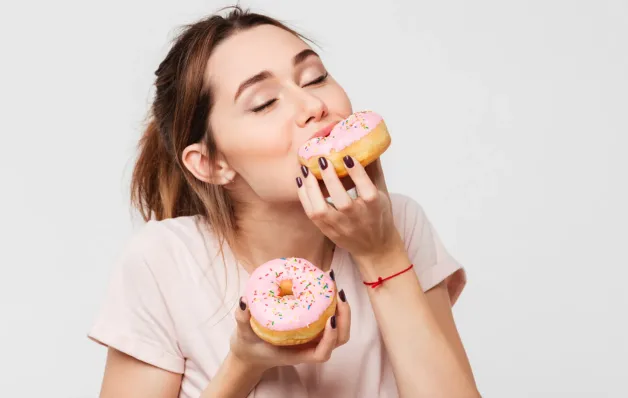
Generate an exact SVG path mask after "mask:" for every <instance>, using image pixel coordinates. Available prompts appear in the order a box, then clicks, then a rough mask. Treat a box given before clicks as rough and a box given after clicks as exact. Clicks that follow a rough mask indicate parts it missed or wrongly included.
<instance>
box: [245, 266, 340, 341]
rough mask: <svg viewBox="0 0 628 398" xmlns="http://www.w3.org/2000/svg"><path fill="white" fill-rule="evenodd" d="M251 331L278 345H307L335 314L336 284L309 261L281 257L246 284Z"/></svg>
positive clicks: (259, 270)
mask: <svg viewBox="0 0 628 398" xmlns="http://www.w3.org/2000/svg"><path fill="white" fill-rule="evenodd" d="M245 294H246V299H247V303H248V305H249V310H250V312H251V320H250V323H251V328H252V329H253V332H255V334H257V335H258V336H259V337H260V338H261V339H262V340H264V341H266V342H268V343H270V344H273V345H277V346H292V345H298V344H305V343H308V342H310V341H312V340H314V339H315V338H317V337H318V336H319V334H320V333H321V332H322V331H323V330H324V329H325V324H326V323H327V319H328V318H329V317H331V316H332V315H334V313H335V312H336V283H335V282H334V280H333V279H332V278H331V277H330V276H329V274H328V273H326V272H323V271H321V270H320V269H319V268H318V267H316V266H314V265H313V264H312V263H310V262H309V261H307V260H305V259H302V258H296V257H289V258H278V259H274V260H271V261H268V262H266V263H264V264H262V265H260V266H259V267H257V268H256V269H255V271H254V272H253V273H252V274H251V276H250V278H249V280H248V282H247V285H246V292H245Z"/></svg>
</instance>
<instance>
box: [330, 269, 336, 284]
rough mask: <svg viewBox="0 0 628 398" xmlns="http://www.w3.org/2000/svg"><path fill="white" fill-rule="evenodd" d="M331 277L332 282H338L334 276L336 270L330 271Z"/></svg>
mask: <svg viewBox="0 0 628 398" xmlns="http://www.w3.org/2000/svg"><path fill="white" fill-rule="evenodd" d="M329 277H330V278H331V280H332V281H334V282H336V275H334V270H333V269H332V270H331V271H329Z"/></svg>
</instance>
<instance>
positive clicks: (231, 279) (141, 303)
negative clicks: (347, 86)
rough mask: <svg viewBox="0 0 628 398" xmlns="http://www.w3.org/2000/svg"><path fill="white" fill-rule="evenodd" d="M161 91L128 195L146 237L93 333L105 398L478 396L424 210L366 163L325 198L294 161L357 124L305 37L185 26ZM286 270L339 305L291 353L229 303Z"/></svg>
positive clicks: (234, 20) (245, 16)
mask: <svg viewBox="0 0 628 398" xmlns="http://www.w3.org/2000/svg"><path fill="white" fill-rule="evenodd" d="M156 76H157V79H156V88H157V92H156V97H155V101H154V104H153V107H152V115H151V120H150V123H149V126H148V129H147V131H146V132H145V135H144V137H143V139H142V142H141V152H140V155H139V158H138V160H137V164H136V168H135V171H134V175H133V181H132V191H133V195H134V200H135V202H136V204H137V206H138V207H139V209H140V211H141V212H142V214H143V216H144V218H145V219H146V220H147V221H148V223H147V224H146V225H145V226H144V227H143V228H142V229H141V231H139V232H138V233H137V234H136V235H135V236H134V238H133V239H132V241H131V242H130V243H129V245H128V247H127V249H126V251H125V253H124V255H123V256H122V258H121V261H120V263H119V264H118V266H117V267H116V270H115V273H114V275H113V277H112V280H111V283H110V290H109V292H108V295H107V297H106V300H105V303H104V306H103V309H102V311H101V313H100V314H99V317H98V319H97V321H96V323H95V325H94V327H93V329H92V330H91V332H90V337H91V338H92V339H94V340H95V341H97V342H100V343H101V344H104V345H106V346H107V347H109V348H108V356H107V363H106V369H105V374H104V380H103V385H102V392H101V396H102V397H104V398H108V397H115V398H124V397H133V398H138V397H150V398H157V397H164V398H166V397H177V396H179V397H199V396H201V397H221V398H225V397H246V396H249V397H262V398H263V397H310V396H327V397H343V398H344V397H360V398H365V397H366V398H368V397H397V396H402V397H456V398H459V397H477V396H479V394H478V392H477V389H476V387H475V383H474V380H473V375H472V372H471V368H470V366H469V363H468V360H467V358H466V355H465V351H464V348H463V346H462V343H461V341H460V338H459V336H458V333H457V331H456V326H455V324H454V321H453V317H452V313H451V305H452V304H453V302H455V300H456V299H457V297H458V295H459V294H460V291H461V290H462V288H463V286H464V284H465V274H464V270H463V269H462V268H461V266H460V265H459V264H458V263H457V262H456V261H455V260H454V259H453V258H452V257H451V256H450V255H449V254H448V253H447V252H446V250H445V249H444V247H443V245H442V244H441V243H440V241H439V239H438V237H437V235H436V233H435V232H434V230H433V229H432V227H431V225H430V223H429V221H428V220H427V219H426V217H425V214H424V213H423V211H422V209H421V207H420V206H419V205H418V204H417V203H416V202H415V201H413V200H412V199H410V198H407V197H405V196H402V195H393V194H390V195H389V194H388V192H387V190H386V186H385V182H384V178H383V174H382V170H381V166H380V163H379V161H377V162H375V163H373V164H371V165H369V166H368V167H366V168H362V166H361V165H360V164H359V163H357V161H356V162H354V161H353V159H352V158H346V159H345V165H346V168H347V170H348V172H349V176H350V178H344V179H342V180H340V179H339V178H338V177H337V175H336V173H335V171H334V168H333V167H329V168H326V169H325V170H324V172H323V174H324V183H320V184H319V183H318V182H317V180H316V179H315V177H313V176H312V174H311V173H309V172H308V170H307V169H306V168H301V167H299V164H298V161H297V156H296V153H297V148H298V147H299V146H300V145H302V144H303V143H305V141H307V140H308V139H309V138H311V137H312V136H313V135H314V134H316V132H317V131H319V130H320V129H322V128H324V127H326V126H328V125H329V124H330V123H332V122H335V121H338V120H341V119H344V118H345V117H347V116H348V115H350V114H351V113H352V111H353V110H352V108H351V104H350V102H349V99H348V98H347V95H346V94H345V92H344V91H343V89H342V88H341V87H340V86H339V85H338V83H337V82H336V81H335V80H334V79H333V77H332V76H331V75H330V74H329V73H328V71H327V70H326V69H325V67H324V65H323V63H322V61H321V59H320V58H319V57H318V55H317V54H316V53H315V52H314V51H312V49H311V48H310V47H309V46H308V45H307V44H306V42H305V41H304V40H302V38H301V36H299V35H298V34H297V33H295V32H294V31H292V30H290V29H289V28H287V27H286V26H284V25H282V24H281V23H279V22H278V21H276V20H274V19H271V18H269V17H266V16H262V15H258V14H251V13H248V12H245V11H243V10H241V9H239V8H237V7H236V8H233V10H232V11H231V12H230V13H229V14H228V15H227V16H226V17H224V18H223V17H221V16H212V17H210V18H207V19H204V20H202V21H200V22H198V23H195V24H193V25H191V26H188V27H187V28H186V29H185V31H184V32H183V33H182V34H181V35H180V36H179V37H178V39H177V40H176V42H175V43H174V45H173V47H172V49H171V50H170V52H169V53H168V55H167V57H166V58H165V60H164V61H163V62H162V63H161V65H160V66H159V68H158V69H157V72H156ZM320 162H321V165H322V166H324V165H325V159H321V160H320ZM351 184H355V186H356V188H357V191H358V192H359V193H360V197H358V198H356V199H352V197H351V196H349V194H348V193H347V191H346V190H347V189H348V188H351V186H352V185H351ZM328 196H329V197H330V198H331V199H332V201H333V203H334V206H332V205H330V204H328V203H327V202H326V200H325V198H326V197H328ZM151 218H152V219H154V220H150V221H149V219H151ZM288 256H294V257H302V258H305V259H308V260H309V261H311V262H312V263H314V264H317V265H318V266H319V267H320V268H321V269H323V270H324V271H328V270H333V273H334V275H335V278H336V283H337V285H338V287H339V289H342V290H341V291H340V292H339V300H338V309H337V313H336V315H335V316H334V317H332V318H330V320H329V322H328V324H327V327H326V329H325V331H324V333H323V336H322V338H321V340H320V341H319V342H318V343H316V344H312V345H308V346H304V347H300V348H278V347H274V346H271V345H269V344H267V343H264V342H263V341H261V340H260V339H259V338H257V337H256V335H255V334H254V333H253V332H252V330H251V328H250V326H249V323H248V320H249V317H250V315H249V309H248V306H247V303H246V299H245V298H240V295H241V294H242V292H243V287H244V284H245V283H246V280H247V277H248V275H249V274H250V273H251V272H252V271H253V270H254V269H255V267H256V265H259V264H262V263H264V262H266V261H268V260H270V259H273V258H277V257H288ZM411 264H413V265H414V267H413V268H412V269H411V271H410V272H402V273H401V274H399V275H397V276H395V277H394V278H392V279H389V280H387V281H385V282H384V283H383V284H382V285H380V286H378V287H377V288H369V287H367V286H365V285H364V283H363V282H364V281H367V282H368V281H374V280H377V278H378V277H380V276H382V277H388V276H392V275H395V274H397V273H399V272H400V271H403V270H408V269H409V267H410V265H411ZM233 312H235V316H233ZM350 330H352V332H351V333H350ZM350 335H351V336H350Z"/></svg>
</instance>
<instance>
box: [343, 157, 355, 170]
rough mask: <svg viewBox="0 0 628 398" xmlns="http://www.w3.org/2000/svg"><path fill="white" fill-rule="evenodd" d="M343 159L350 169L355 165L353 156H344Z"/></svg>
mask: <svg viewBox="0 0 628 398" xmlns="http://www.w3.org/2000/svg"><path fill="white" fill-rule="evenodd" d="M342 161H343V162H345V166H347V168H348V169H350V168H352V167H353V159H351V156H349V155H347V156H345V157H344V158H342Z"/></svg>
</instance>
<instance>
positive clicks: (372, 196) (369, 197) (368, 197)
mask: <svg viewBox="0 0 628 398" xmlns="http://www.w3.org/2000/svg"><path fill="white" fill-rule="evenodd" d="M361 197H362V200H363V201H364V202H365V203H373V202H375V201H376V200H377V193H374V192H369V193H366V194H364V195H362V196H361Z"/></svg>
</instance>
